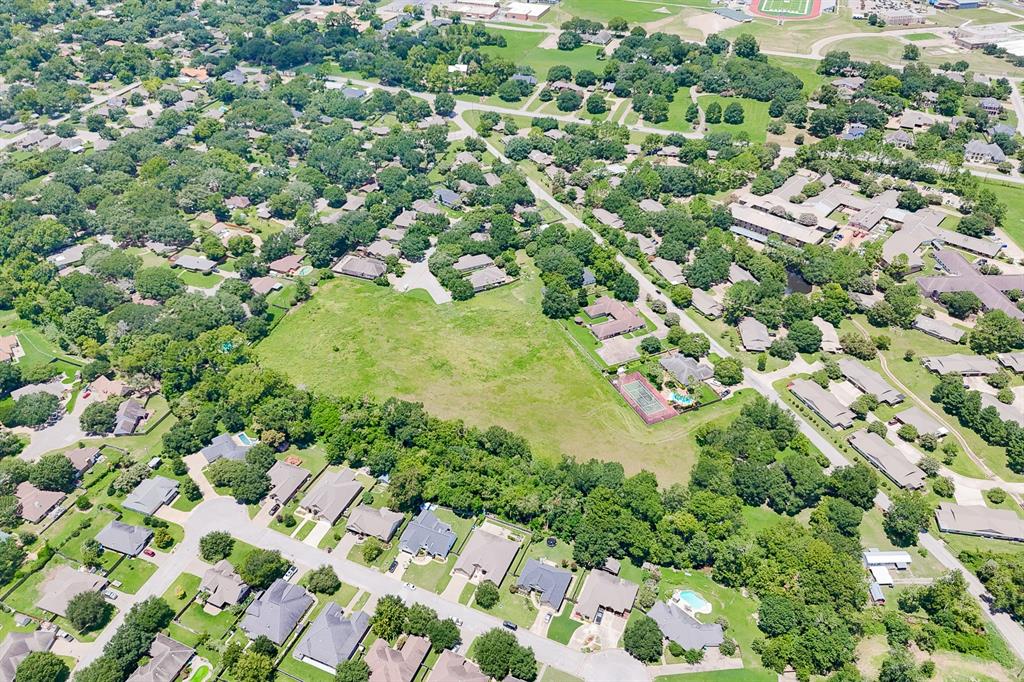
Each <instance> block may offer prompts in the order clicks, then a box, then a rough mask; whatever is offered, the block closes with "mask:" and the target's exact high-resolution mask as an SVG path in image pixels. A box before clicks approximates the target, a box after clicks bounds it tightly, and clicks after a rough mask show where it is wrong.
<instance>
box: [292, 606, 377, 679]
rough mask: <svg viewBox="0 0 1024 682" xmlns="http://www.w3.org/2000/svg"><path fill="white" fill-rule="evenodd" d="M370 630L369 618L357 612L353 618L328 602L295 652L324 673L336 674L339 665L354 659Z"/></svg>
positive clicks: (297, 657)
mask: <svg viewBox="0 0 1024 682" xmlns="http://www.w3.org/2000/svg"><path fill="white" fill-rule="evenodd" d="M369 629H370V617H369V616H368V615H366V614H365V613H363V612H362V611H357V612H356V613H355V614H354V615H353V616H352V617H351V618H346V617H345V612H344V610H343V609H342V608H341V607H340V606H338V605H337V604H335V603H334V602H331V603H329V604H328V605H327V606H326V608H324V610H323V611H321V612H320V615H319V616H317V617H316V620H314V621H313V622H312V624H310V626H309V628H307V629H306V633H305V634H304V635H303V637H302V639H300V640H299V643H298V644H297V645H296V646H295V649H294V651H293V652H292V655H293V656H294V657H295V658H296V659H298V660H300V661H302V662H304V663H308V664H310V665H312V666H315V667H317V668H320V669H321V670H323V671H324V672H327V673H331V674H334V671H335V670H336V669H337V667H338V665H340V664H341V663H344V662H345V661H347V660H348V659H350V658H352V655H353V654H354V653H355V652H356V649H357V648H358V647H359V643H360V642H362V641H363V638H364V637H365V636H366V633H367V632H368V631H369Z"/></svg>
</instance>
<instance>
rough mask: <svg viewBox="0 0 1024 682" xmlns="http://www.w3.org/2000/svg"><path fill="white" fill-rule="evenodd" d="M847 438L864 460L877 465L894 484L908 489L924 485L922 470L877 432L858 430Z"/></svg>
mask: <svg viewBox="0 0 1024 682" xmlns="http://www.w3.org/2000/svg"><path fill="white" fill-rule="evenodd" d="M849 440H850V445H851V446H853V449H854V450H856V451H857V452H859V453H860V454H862V455H864V458H865V459H866V460H868V461H869V462H871V463H872V464H874V465H875V466H876V467H878V469H879V470H880V471H881V472H882V473H883V474H885V475H886V476H888V477H889V479H890V480H891V481H892V482H893V483H895V484H896V485H898V486H900V487H901V488H910V489H917V488H922V487H924V479H925V475H924V472H923V471H921V470H920V469H918V468H917V466H915V465H914V464H911V463H910V461H909V460H908V459H907V458H906V457H904V456H903V453H901V452H900V451H899V450H897V449H896V448H895V447H893V446H892V445H889V444H888V443H886V442H885V440H884V439H883V438H882V437H881V436H879V435H878V434H877V433H871V432H870V431H858V432H856V433H854V434H853V435H851V436H850V439H849Z"/></svg>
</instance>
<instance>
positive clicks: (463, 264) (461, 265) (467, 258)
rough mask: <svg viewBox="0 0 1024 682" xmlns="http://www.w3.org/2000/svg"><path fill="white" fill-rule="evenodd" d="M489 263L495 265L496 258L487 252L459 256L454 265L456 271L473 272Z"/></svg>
mask: <svg viewBox="0 0 1024 682" xmlns="http://www.w3.org/2000/svg"><path fill="white" fill-rule="evenodd" d="M488 265H494V260H493V259H492V258H491V257H490V256H488V255H487V254H485V253H477V254H468V253H467V254H466V255H464V256H459V259H458V260H457V261H455V263H454V264H453V265H452V268H454V270H455V272H472V271H474V270H479V269H480V268H485V267H487V266H488Z"/></svg>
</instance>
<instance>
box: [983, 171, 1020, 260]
mask: <svg viewBox="0 0 1024 682" xmlns="http://www.w3.org/2000/svg"><path fill="white" fill-rule="evenodd" d="M978 180H979V181H980V182H981V183H982V186H984V187H985V189H989V190H992V192H993V193H994V194H995V195H996V198H998V199H999V201H1001V202H1003V203H1004V204H1006V217H1005V218H1004V219H1003V231H1005V232H1006V235H1007V236H1008V237H1009V238H1010V239H1012V240H1013V241H1014V242H1016V243H1017V246H1024V187H1021V186H1020V185H1010V184H1004V183H1001V182H998V181H995V180H988V179H986V178H978Z"/></svg>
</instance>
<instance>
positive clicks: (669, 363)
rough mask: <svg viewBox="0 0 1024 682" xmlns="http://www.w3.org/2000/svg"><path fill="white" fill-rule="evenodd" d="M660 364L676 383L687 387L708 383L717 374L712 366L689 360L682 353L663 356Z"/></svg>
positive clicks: (659, 361) (659, 360)
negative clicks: (702, 382) (703, 382)
mask: <svg viewBox="0 0 1024 682" xmlns="http://www.w3.org/2000/svg"><path fill="white" fill-rule="evenodd" d="M658 364H660V365H661V366H662V368H663V369H664V370H665V371H666V372H668V373H669V374H671V375H672V376H674V377H675V378H676V381H678V382H680V383H682V384H687V385H689V384H692V383H695V382H699V381H707V380H708V379H710V378H711V377H713V376H714V374H715V370H714V368H713V367H711V365H708V364H707V363H703V362H698V361H697V360H694V359H693V358H688V357H686V356H685V355H682V354H681V353H670V354H668V355H662V356H661V357H660V358H659V359H658Z"/></svg>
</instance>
